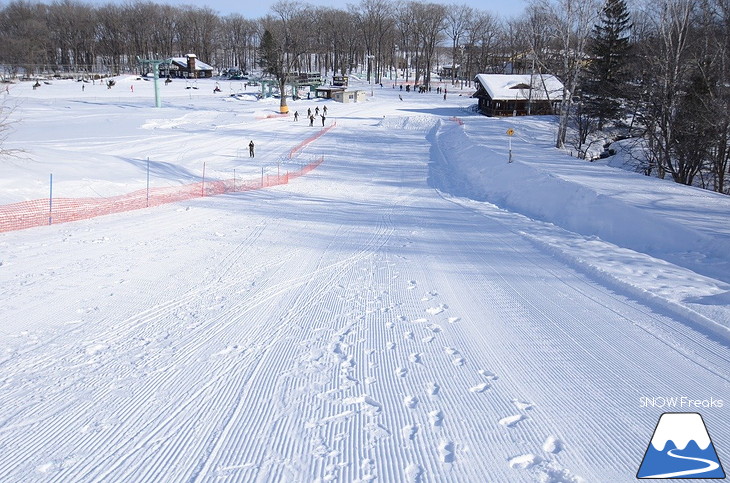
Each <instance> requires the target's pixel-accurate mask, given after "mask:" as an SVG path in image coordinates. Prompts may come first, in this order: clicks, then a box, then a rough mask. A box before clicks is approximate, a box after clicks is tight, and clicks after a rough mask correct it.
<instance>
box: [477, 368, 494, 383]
mask: <svg viewBox="0 0 730 483" xmlns="http://www.w3.org/2000/svg"><path fill="white" fill-rule="evenodd" d="M477 372H479V374H481V375H482V376H484V377H486V378H487V379H489V380H491V381H496V380H497V379H499V376H498V375H496V374H495V373H493V372H492V371H486V370H484V369H479V370H478V371H477Z"/></svg>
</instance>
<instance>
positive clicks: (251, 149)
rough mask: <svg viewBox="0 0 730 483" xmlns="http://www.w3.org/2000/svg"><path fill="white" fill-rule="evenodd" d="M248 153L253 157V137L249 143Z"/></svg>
mask: <svg viewBox="0 0 730 483" xmlns="http://www.w3.org/2000/svg"><path fill="white" fill-rule="evenodd" d="M248 155H249V157H251V158H253V139H252V140H251V142H250V143H248Z"/></svg>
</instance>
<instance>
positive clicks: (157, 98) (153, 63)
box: [137, 56, 167, 107]
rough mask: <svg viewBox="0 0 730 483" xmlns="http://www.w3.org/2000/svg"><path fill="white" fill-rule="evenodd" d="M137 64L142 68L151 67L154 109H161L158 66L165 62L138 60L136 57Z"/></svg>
mask: <svg viewBox="0 0 730 483" xmlns="http://www.w3.org/2000/svg"><path fill="white" fill-rule="evenodd" d="M137 62H139V63H140V64H141V65H142V67H144V66H147V65H150V66H152V73H153V75H154V79H155V107H162V99H160V82H159V81H160V64H165V63H167V60H152V59H140V58H139V56H137Z"/></svg>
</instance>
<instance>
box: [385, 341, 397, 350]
mask: <svg viewBox="0 0 730 483" xmlns="http://www.w3.org/2000/svg"><path fill="white" fill-rule="evenodd" d="M385 348H386V349H388V350H389V351H392V350H393V349H395V342H386V343H385Z"/></svg>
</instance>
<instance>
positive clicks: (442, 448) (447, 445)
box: [439, 441, 456, 463]
mask: <svg viewBox="0 0 730 483" xmlns="http://www.w3.org/2000/svg"><path fill="white" fill-rule="evenodd" d="M439 455H440V456H441V461H443V462H444V463H453V462H454V460H456V456H455V455H454V442H453V441H442V442H441V444H440V445H439Z"/></svg>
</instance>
